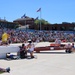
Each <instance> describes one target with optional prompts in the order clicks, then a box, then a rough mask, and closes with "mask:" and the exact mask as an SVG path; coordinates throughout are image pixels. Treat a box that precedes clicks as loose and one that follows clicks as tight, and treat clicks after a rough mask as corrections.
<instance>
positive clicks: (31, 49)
mask: <svg viewBox="0 0 75 75" xmlns="http://www.w3.org/2000/svg"><path fill="white" fill-rule="evenodd" d="M28 43H29V44H28V45H27V47H26V48H27V52H29V53H30V56H31V58H34V55H33V53H34V47H35V46H34V44H33V43H32V40H28Z"/></svg>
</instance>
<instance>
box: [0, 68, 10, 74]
mask: <svg viewBox="0 0 75 75" xmlns="http://www.w3.org/2000/svg"><path fill="white" fill-rule="evenodd" d="M0 72H8V73H10V67H8V68H6V69H4V68H0Z"/></svg>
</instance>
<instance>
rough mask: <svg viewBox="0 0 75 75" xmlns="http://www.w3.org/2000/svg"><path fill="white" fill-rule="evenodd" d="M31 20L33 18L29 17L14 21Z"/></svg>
mask: <svg viewBox="0 0 75 75" xmlns="http://www.w3.org/2000/svg"><path fill="white" fill-rule="evenodd" d="M32 19H33V20H34V18H30V17H28V16H26V17H25V18H18V19H16V20H14V21H25V20H32Z"/></svg>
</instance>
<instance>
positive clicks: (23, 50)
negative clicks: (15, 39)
mask: <svg viewBox="0 0 75 75" xmlns="http://www.w3.org/2000/svg"><path fill="white" fill-rule="evenodd" d="M26 57H27V51H26V47H25V45H24V44H22V46H21V47H20V58H21V59H23V58H26Z"/></svg>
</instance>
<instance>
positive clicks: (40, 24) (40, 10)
mask: <svg viewBox="0 0 75 75" xmlns="http://www.w3.org/2000/svg"><path fill="white" fill-rule="evenodd" d="M40 31H41V10H40Z"/></svg>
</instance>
